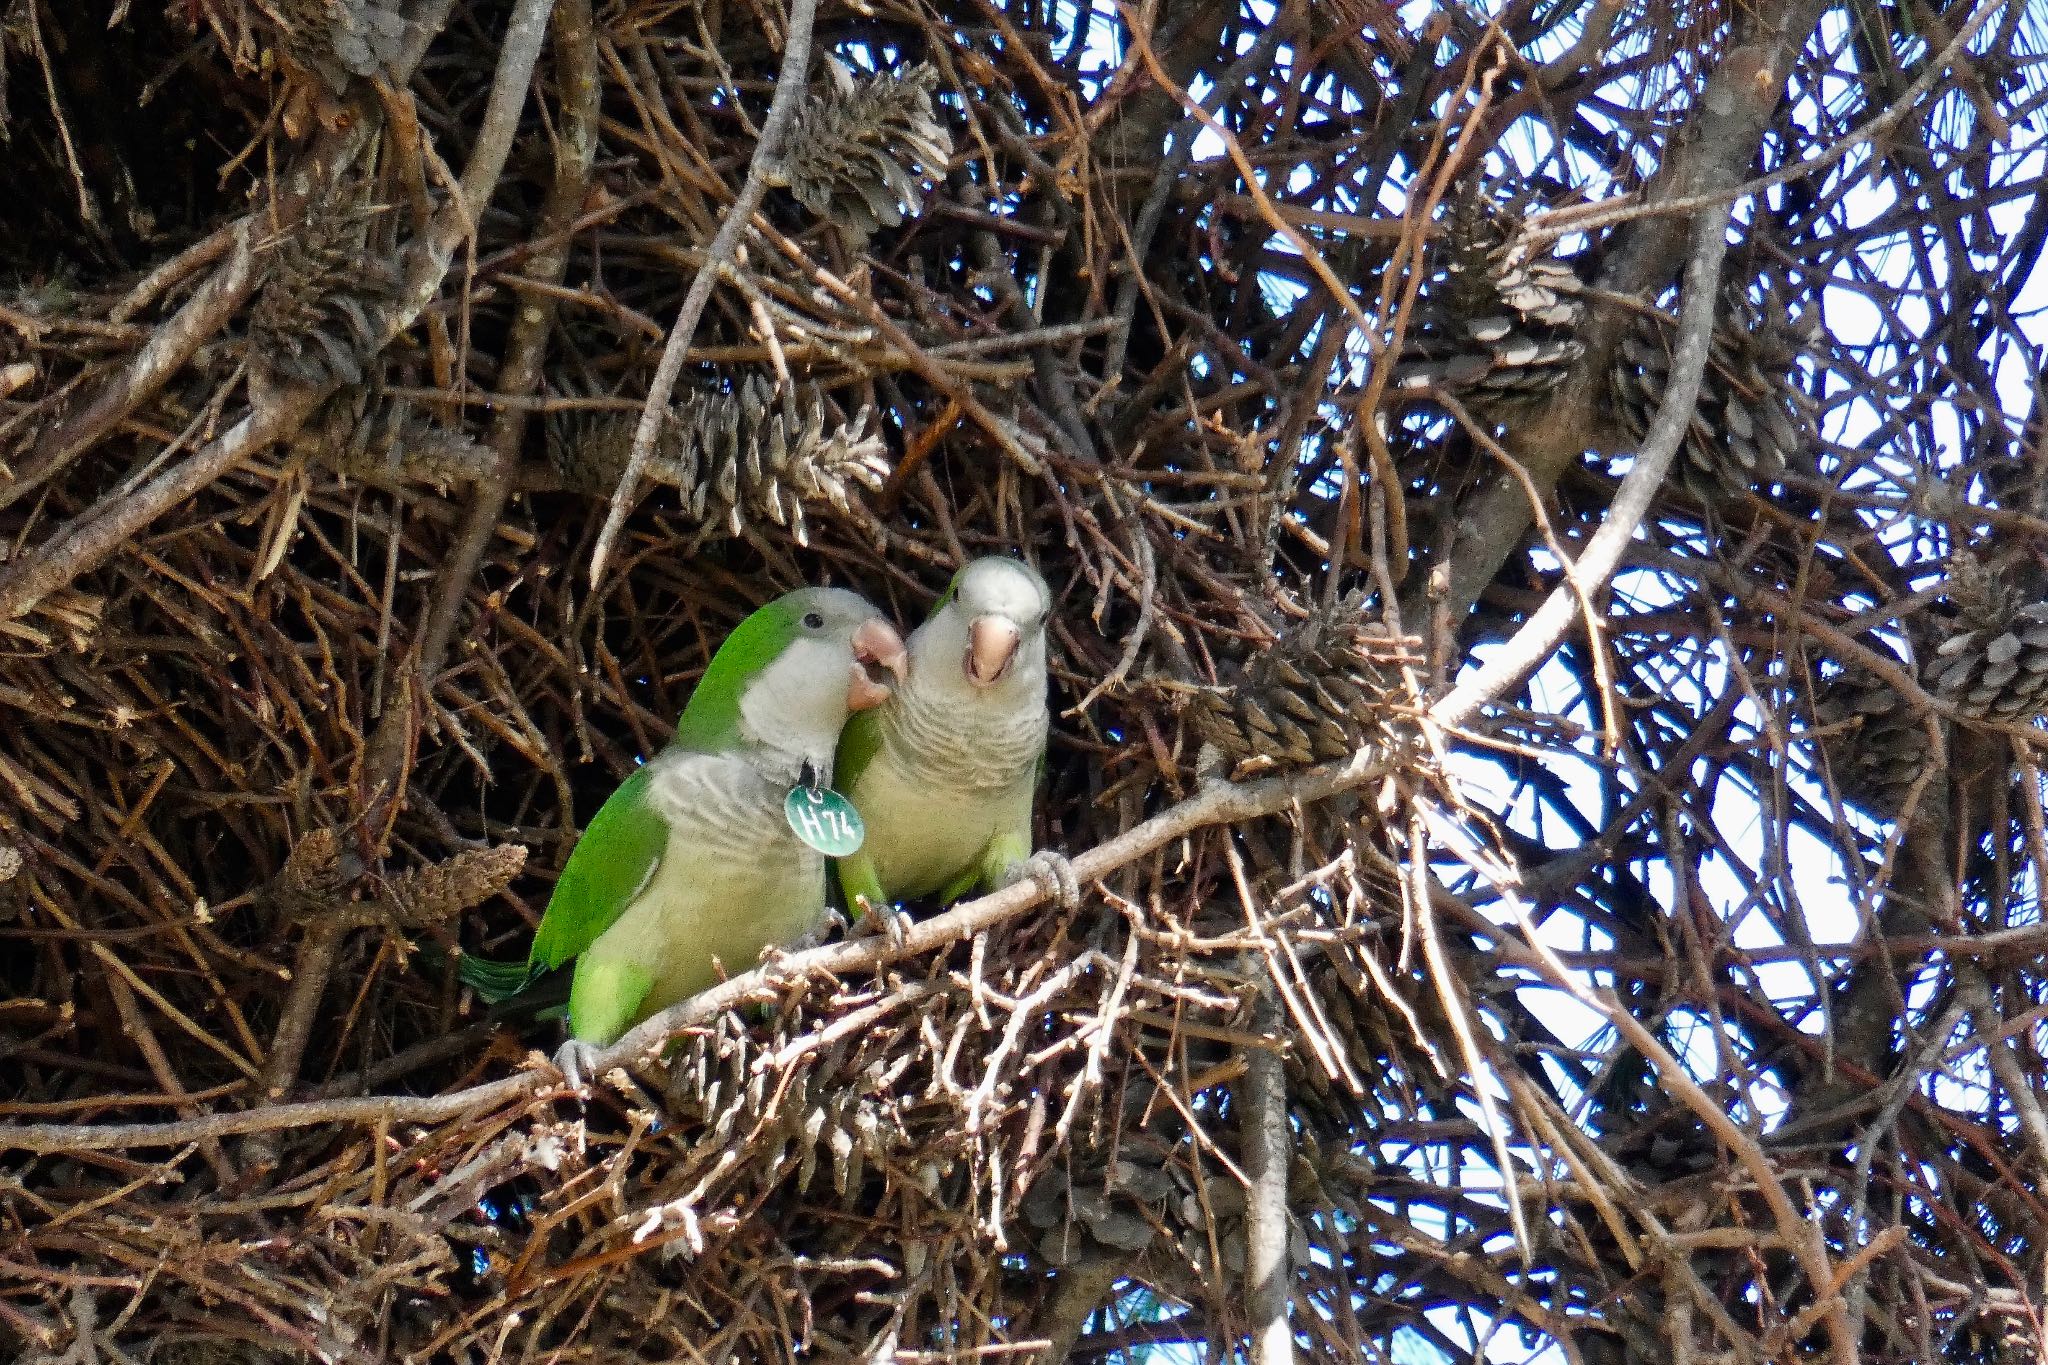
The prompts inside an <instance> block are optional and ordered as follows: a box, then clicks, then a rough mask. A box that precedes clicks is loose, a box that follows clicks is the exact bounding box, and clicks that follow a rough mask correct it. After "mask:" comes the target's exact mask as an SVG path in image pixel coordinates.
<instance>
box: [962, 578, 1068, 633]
mask: <svg viewBox="0 0 2048 1365" xmlns="http://www.w3.org/2000/svg"><path fill="white" fill-rule="evenodd" d="M953 600H954V601H955V602H956V603H958V604H959V606H960V608H961V610H962V611H964V612H965V613H966V614H967V616H968V617H969V618H970V619H971V618H973V617H976V616H1000V617H1003V618H1004V619H1006V620H1008V621H1010V622H1011V623H1012V624H1014V625H1015V626H1016V627H1017V629H1018V631H1019V632H1020V633H1022V634H1024V635H1026V636H1029V635H1030V634H1032V632H1034V631H1036V630H1037V629H1038V628H1039V627H1040V626H1042V625H1044V624H1045V614H1046V612H1047V611H1049V610H1050V609H1051V607H1052V600H1051V594H1049V593H1048V592H1047V591H1046V588H1045V585H1044V584H1043V583H1041V582H1040V581H1039V578H1038V575H1037V574H1035V573H1033V572H1032V571H1031V570H1030V569H1029V568H1027V567H1026V566H1025V565H1023V564H1022V563H1019V562H1018V561H1017V560H1014V559H977V560H975V561H974V562H973V563H972V564H970V565H968V566H967V567H966V569H964V570H963V571H962V572H961V574H960V582H959V585H958V587H956V588H955V589H954V593H953Z"/></svg>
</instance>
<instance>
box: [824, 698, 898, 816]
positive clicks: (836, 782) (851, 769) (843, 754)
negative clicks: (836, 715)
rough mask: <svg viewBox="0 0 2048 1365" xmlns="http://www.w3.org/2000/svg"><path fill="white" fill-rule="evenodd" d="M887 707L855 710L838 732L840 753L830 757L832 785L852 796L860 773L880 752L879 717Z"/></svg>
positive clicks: (880, 720) (880, 723) (880, 729)
mask: <svg viewBox="0 0 2048 1365" xmlns="http://www.w3.org/2000/svg"><path fill="white" fill-rule="evenodd" d="M886 709H888V708H887V707H884V706H878V707H875V708H874V709H873V710H870V711H856V712H854V714H853V715H852V717H850V718H849V719H848V720H847V722H846V728H845V729H844V730H841V731H840V732H839V752H838V753H837V755H836V756H834V758H833V759H832V785H833V786H834V787H835V788H837V789H838V790H839V791H842V792H845V793H847V794H848V795H851V794H852V792H853V788H854V784H856V783H857V782H859V781H860V775H861V774H862V773H864V772H866V771H867V770H868V764H870V763H872V762H874V761H875V755H876V754H878V753H880V752H882V719H881V717H882V712H883V711H884V710H886Z"/></svg>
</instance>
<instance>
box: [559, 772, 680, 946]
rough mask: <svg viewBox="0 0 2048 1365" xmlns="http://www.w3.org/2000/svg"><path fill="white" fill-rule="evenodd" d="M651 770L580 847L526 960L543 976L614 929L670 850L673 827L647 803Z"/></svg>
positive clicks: (607, 809) (623, 793)
mask: <svg viewBox="0 0 2048 1365" xmlns="http://www.w3.org/2000/svg"><path fill="white" fill-rule="evenodd" d="M653 780H654V776H653V767H652V765H643V766H642V767H641V768H640V769H639V771H637V772H635V773H634V774H633V775H632V776H631V777H629V778H627V779H626V780H625V781H624V782H622V783H620V784H619V789H618V790H617V791H615V792H613V793H612V794H611V799H610V800H608V801H606V802H605V803H604V805H603V806H602V807H600V808H599V809H598V812H597V814H596V815H594V816H592V817H591V820H590V826H589V828H587V829H585V830H584V831H583V837H582V838H581V839H578V840H577V841H576V847H575V848H574V849H573V850H571V852H570V854H569V865H568V866H567V867H565V868H563V869H562V877H561V880H560V881H558V882H556V883H555V894H554V895H553V896H552V897H550V898H549V900H548V912H547V913H546V914H545V915H543V916H541V921H540V929H539V931H538V932H536V933H535V934H534V936H533V952H532V953H531V954H530V955H529V956H528V958H527V964H528V967H529V969H530V970H532V971H533V972H534V974H535V975H538V974H539V973H541V972H545V971H552V970H554V969H555V968H556V967H559V966H561V965H562V964H563V963H564V962H567V961H568V960H569V959H570V958H572V957H575V956H576V955H577V954H579V953H581V952H582V951H583V950H584V949H586V948H588V947H589V946H590V945H591V944H593V943H595V942H597V937H598V935H599V934H602V933H603V932H604V931H605V930H607V929H609V928H611V927H612V924H613V923H614V922H615V921H616V920H617V919H618V917H619V916H620V915H621V914H623V913H625V909H626V907H627V906H628V905H630V904H632V901H633V898H634V897H635V896H637V895H639V894H640V892H641V890H642V889H643V888H644V887H645V886H646V885H647V882H648V879H649V878H651V877H653V876H654V869H655V866H656V865H657V864H659V863H660V862H661V855H662V854H663V853H664V852H665V851H666V850H667V848H668V822H667V821H665V820H663V819H662V818H661V815H660V814H659V813H658V812H657V811H656V810H655V809H654V807H653V805H652V804H651V803H650V802H649V801H648V799H647V789H648V786H649V785H650V784H651V783H652V782H653Z"/></svg>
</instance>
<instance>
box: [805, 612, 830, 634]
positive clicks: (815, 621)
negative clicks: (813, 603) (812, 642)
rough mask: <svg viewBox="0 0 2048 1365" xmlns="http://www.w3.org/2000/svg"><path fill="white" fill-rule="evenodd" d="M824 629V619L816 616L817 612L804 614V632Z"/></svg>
mask: <svg viewBox="0 0 2048 1365" xmlns="http://www.w3.org/2000/svg"><path fill="white" fill-rule="evenodd" d="M824 628H825V618H824V617H822V616H820V615H819V614H818V613H817V612H814V611H807V612H805V613H804V629H805V630H823V629H824Z"/></svg>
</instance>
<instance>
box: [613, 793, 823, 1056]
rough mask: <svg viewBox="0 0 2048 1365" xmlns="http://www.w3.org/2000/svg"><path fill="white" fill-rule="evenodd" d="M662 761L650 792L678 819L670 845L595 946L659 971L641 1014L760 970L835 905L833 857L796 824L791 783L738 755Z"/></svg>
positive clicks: (664, 813) (669, 819)
mask: <svg viewBox="0 0 2048 1365" xmlns="http://www.w3.org/2000/svg"><path fill="white" fill-rule="evenodd" d="M658 761H659V762H662V763H663V764H664V767H663V769H662V770H659V771H657V772H656V774H655V779H654V782H653V784H652V786H651V787H650V791H649V795H650V799H651V800H652V801H653V802H654V803H655V806H656V809H657V810H659V811H660V812H661V814H662V816H663V818H664V819H665V820H666V821H667V822H668V826H669V839H668V849H667V852H666V853H664V854H663V855H662V859H661V862H660V864H659V866H657V867H656V869H655V872H654V876H653V877H652V878H651V879H650V880H649V881H648V883H647V886H646V887H645V889H643V890H642V891H641V893H640V894H639V895H638V896H637V897H635V898H634V900H633V902H632V904H631V905H629V906H628V907H627V908H626V910H625V913H623V914H621V915H620V916H619V918H618V920H617V922H615V923H614V924H613V925H612V926H611V927H610V928H609V929H607V930H605V932H604V933H603V934H602V935H600V936H599V937H598V940H597V942H595V943H594V944H592V945H591V947H590V954H591V955H593V956H596V957H600V958H612V959H616V960H622V961H627V962H631V963H634V964H635V965H637V966H639V967H640V968H641V969H642V970H645V971H647V972H649V973H650V974H651V975H652V976H653V978H654V984H653V987H652V988H651V989H650V990H649V991H648V994H647V999H646V1000H645V1001H644V1002H643V1003H642V1005H641V1007H640V1010H639V1012H638V1017H640V1018H645V1017H646V1016H647V1015H649V1014H652V1013H654V1012H655V1011H656V1010H659V1009H664V1008H666V1007H667V1006H669V1005H673V1004H675V1003H676V1002H678V1001H681V1000H686V999H688V998H689V997H690V996H692V995H695V994H697V993H698V992H699V991H702V990H705V989H707V988H709V987H711V986H714V985H716V984H717V983H718V982H719V981H720V980H721V979H723V977H730V976H736V975H738V974H739V973H741V972H744V971H748V970H750V969H751V968H753V967H754V966H755V965H756V963H757V962H758V961H759V959H760V956H761V950H762V949H763V948H767V947H770V946H775V947H782V946H786V945H788V944H790V943H793V942H795V941H796V940H798V939H800V938H802V937H803V936H804V935H805V934H808V933H810V932H812V931H813V930H814V929H816V928H817V927H818V924H819V922H820V920H821V919H822V918H823V916H824V911H825V860H824V857H823V855H821V854H819V853H818V852H816V851H815V850H814V849H812V848H810V847H809V846H807V845H805V844H804V843H803V842H802V841H800V840H799V839H797V837H796V836H795V835H794V834H792V833H790V830H789V825H788V823H787V822H786V821H785V820H784V818H783V812H782V801H783V798H784V797H785V796H786V795H787V794H788V789H787V788H786V787H778V786H776V785H775V784H772V783H770V782H769V781H767V780H766V779H765V778H763V777H762V776H761V775H760V774H758V773H756V772H755V771H754V770H753V769H752V768H750V767H748V766H747V765H746V764H745V763H743V762H741V761H740V760H738V759H736V758H730V757H724V756H714V755H700V754H691V755H682V756H679V757H677V758H675V759H669V758H664V759H662V760H658Z"/></svg>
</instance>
